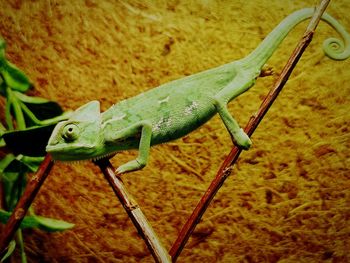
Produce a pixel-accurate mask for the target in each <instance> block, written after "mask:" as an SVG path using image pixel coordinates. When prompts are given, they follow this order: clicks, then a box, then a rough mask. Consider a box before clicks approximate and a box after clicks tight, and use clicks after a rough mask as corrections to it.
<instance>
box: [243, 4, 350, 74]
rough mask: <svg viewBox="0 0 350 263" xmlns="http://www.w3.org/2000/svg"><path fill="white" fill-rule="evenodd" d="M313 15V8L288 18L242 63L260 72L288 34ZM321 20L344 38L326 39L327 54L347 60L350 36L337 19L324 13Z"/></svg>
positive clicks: (325, 50)
mask: <svg viewBox="0 0 350 263" xmlns="http://www.w3.org/2000/svg"><path fill="white" fill-rule="evenodd" d="M313 14H314V9H313V8H304V9H301V10H298V11H296V12H294V13H292V14H290V15H289V16H287V17H286V18H285V19H284V20H283V21H282V22H281V23H280V24H279V25H278V26H277V27H275V29H274V30H273V31H272V32H271V33H270V34H269V35H268V36H267V37H266V38H265V39H264V40H263V42H262V43H261V44H260V45H259V46H258V47H257V48H256V49H255V50H254V51H253V52H251V53H250V54H249V55H248V56H247V57H245V58H244V59H243V60H242V63H243V64H245V65H247V66H248V67H249V66H254V67H255V68H258V69H259V70H260V69H261V68H262V67H263V65H264V64H265V63H266V61H267V60H268V59H269V58H270V57H271V56H272V54H273V53H274V52H275V50H276V49H277V48H278V46H279V44H280V43H281V42H282V41H283V39H284V38H285V37H286V36H287V35H288V33H289V32H290V31H291V30H292V29H293V28H294V27H295V26H296V25H298V24H299V23H300V22H302V21H304V20H306V19H308V18H311V17H312V15H313ZM321 19H322V20H324V21H326V22H327V23H328V24H329V25H331V26H332V27H333V28H334V29H335V30H336V31H337V32H338V33H339V34H340V35H341V36H342V38H343V39H342V40H340V39H337V38H328V39H326V40H325V41H324V43H323V50H324V52H325V54H326V55H327V56H328V57H330V58H332V59H335V60H344V59H347V58H348V57H349V56H350V34H349V33H348V32H346V30H345V28H344V27H343V26H342V25H341V24H340V23H339V22H338V21H337V20H336V19H334V18H333V17H331V16H330V15H328V14H327V13H324V14H323V15H322V18H321Z"/></svg>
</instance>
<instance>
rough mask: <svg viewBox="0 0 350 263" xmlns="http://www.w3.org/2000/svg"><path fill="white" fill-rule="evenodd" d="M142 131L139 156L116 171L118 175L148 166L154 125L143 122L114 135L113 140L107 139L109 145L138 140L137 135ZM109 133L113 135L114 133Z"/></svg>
mask: <svg viewBox="0 0 350 263" xmlns="http://www.w3.org/2000/svg"><path fill="white" fill-rule="evenodd" d="M140 130H141V137H140V143H139V154H138V156H137V158H136V159H135V160H132V161H129V162H127V163H126V164H123V165H121V166H119V167H118V168H117V169H116V172H117V173H118V174H121V173H126V172H131V171H136V170H140V169H142V168H143V167H145V166H146V164H147V161H148V157H149V152H150V148H151V138H152V125H151V123H150V122H148V121H143V122H140V123H137V124H134V125H132V126H130V127H128V128H125V129H123V130H121V131H119V132H118V133H117V134H115V135H114V136H113V135H112V137H111V138H106V141H107V142H109V143H113V141H115V142H117V141H120V140H122V139H123V138H129V137H135V140H136V137H137V136H136V135H137V134H138V133H139V132H140ZM109 132H111V133H112V132H113V131H109Z"/></svg>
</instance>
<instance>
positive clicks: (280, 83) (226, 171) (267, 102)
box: [169, 0, 330, 262]
mask: <svg viewBox="0 0 350 263" xmlns="http://www.w3.org/2000/svg"><path fill="white" fill-rule="evenodd" d="M329 2H330V0H323V1H321V3H320V4H319V6H318V7H317V8H316V10H315V13H314V15H313V17H312V18H311V21H310V23H309V25H308V27H307V29H306V31H305V33H304V35H303V37H302V39H301V40H300V41H299V43H298V45H297V47H296V48H295V49H294V51H293V53H292V55H291V56H290V58H289V60H288V62H287V64H286V65H285V67H284V69H283V70H282V73H281V75H280V76H279V78H278V80H277V81H276V83H275V85H274V87H273V88H272V89H271V90H270V92H269V93H268V95H267V96H266V98H265V99H264V101H263V102H262V104H261V106H260V108H259V110H258V112H257V113H256V114H255V115H254V116H252V117H251V118H250V120H249V122H248V124H247V126H246V127H245V129H244V130H245V132H246V133H247V134H248V135H249V136H251V135H252V134H253V132H254V131H255V129H256V128H257V127H258V125H259V123H260V122H261V120H262V119H263V118H264V116H265V114H266V113H267V111H268V110H269V108H270V107H271V105H272V104H273V102H274V101H275V99H276V98H277V96H278V94H279V93H280V91H281V90H282V88H283V87H284V85H285V83H286V82H287V80H288V78H289V76H290V74H291V73H292V71H293V69H294V67H295V65H296V64H297V63H298V61H299V59H300V57H301V55H302V54H303V52H304V50H305V49H306V47H307V46H308V45H309V43H310V42H311V40H312V37H313V34H314V31H315V29H316V27H317V25H318V23H319V21H320V19H321V16H322V14H323V12H324V11H325V10H326V8H327V6H328V4H329ZM241 152H242V150H241V149H240V148H238V147H233V148H232V150H231V152H230V153H229V155H228V156H227V158H226V159H225V161H224V162H223V164H222V165H221V167H220V169H219V171H218V172H217V174H216V177H215V178H214V179H213V181H212V183H211V184H210V186H209V188H208V190H207V191H206V192H205V194H204V195H203V196H202V198H201V200H200V201H199V203H198V204H197V206H196V208H195V209H194V210H193V212H192V214H191V216H190V217H189V219H188V220H187V222H186V223H185V225H184V226H183V228H182V229H181V231H180V233H179V236H178V238H177V239H176V241H175V242H174V244H173V246H172V248H171V249H170V252H169V253H170V255H171V257H172V260H173V262H175V261H176V259H177V258H178V256H179V255H180V253H181V251H182V249H183V248H184V246H185V244H186V242H187V241H188V239H189V237H190V235H191V234H192V232H193V230H194V229H195V227H196V225H197V224H198V222H199V221H200V219H201V218H202V216H203V214H204V212H205V211H206V209H207V208H208V206H209V204H210V202H211V201H212V199H213V198H214V196H215V194H216V193H217V192H218V190H219V189H220V187H221V186H222V184H223V183H224V182H225V180H226V178H227V177H228V176H229V175H230V174H231V172H232V167H233V165H234V163H235V162H236V161H237V159H238V157H239V155H240V153H241Z"/></svg>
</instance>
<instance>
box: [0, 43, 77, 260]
mask: <svg viewBox="0 0 350 263" xmlns="http://www.w3.org/2000/svg"><path fill="white" fill-rule="evenodd" d="M5 48H6V43H5V41H4V40H3V39H2V38H1V37H0V94H1V95H2V96H4V97H5V98H6V105H5V109H4V111H5V122H6V125H3V124H2V123H0V147H6V148H7V152H9V151H10V152H11V153H8V154H7V155H5V157H3V159H1V160H0V183H1V184H2V186H3V189H4V193H3V194H4V201H5V202H4V203H5V204H4V206H5V207H3V209H0V223H3V224H5V223H6V222H7V220H8V218H9V217H10V215H11V211H12V210H13V209H14V208H15V206H16V204H17V202H18V200H19V198H20V197H21V195H22V193H23V191H24V189H25V187H26V183H27V174H28V173H34V172H36V171H37V169H38V167H39V165H40V163H41V162H42V161H43V159H44V157H43V156H44V155H45V154H46V153H45V147H46V144H47V142H48V139H49V137H50V134H51V132H52V130H53V128H54V126H55V125H56V123H57V122H59V121H61V120H65V119H67V118H68V115H69V113H67V112H66V113H64V112H63V110H62V109H61V107H60V106H59V105H58V104H57V103H56V102H53V101H49V100H47V99H44V98H38V97H30V96H27V95H25V94H23V93H24V92H26V91H28V90H29V89H31V88H32V87H33V85H32V84H31V82H30V80H29V79H28V77H27V76H26V75H25V74H24V73H23V72H22V71H21V70H20V69H18V68H17V67H16V66H15V65H13V64H12V63H10V62H9V61H8V60H7V59H6V56H5ZM29 211H30V212H29V215H27V216H25V217H24V219H23V221H22V223H21V226H20V229H19V230H18V231H17V235H16V241H15V240H12V241H11V243H10V245H9V246H8V250H7V253H6V254H5V256H4V257H3V258H2V259H1V260H0V261H1V262H3V261H4V260H5V259H6V258H8V257H10V255H11V254H12V252H13V251H14V249H15V247H16V244H18V245H19V248H20V251H21V259H22V262H26V257H25V253H24V245H23V238H22V230H21V229H23V228H38V229H41V230H44V231H48V232H54V231H63V230H66V229H70V228H72V227H73V226H74V225H73V224H70V223H67V222H64V221H60V220H56V219H52V218H45V217H42V216H38V215H35V214H34V212H33V210H32V209H30V210H29Z"/></svg>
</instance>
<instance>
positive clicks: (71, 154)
mask: <svg viewBox="0 0 350 263" xmlns="http://www.w3.org/2000/svg"><path fill="white" fill-rule="evenodd" d="M46 151H47V152H48V153H49V154H50V155H51V156H52V158H53V159H54V160H55V161H63V162H79V161H93V162H95V161H98V160H101V159H103V158H111V157H112V156H114V155H115V154H116V152H117V151H112V152H109V153H103V154H99V153H98V151H96V147H95V146H92V145H86V144H84V145H76V147H75V148H74V149H71V150H67V149H66V147H65V146H60V145H51V146H50V145H48V146H46Z"/></svg>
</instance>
